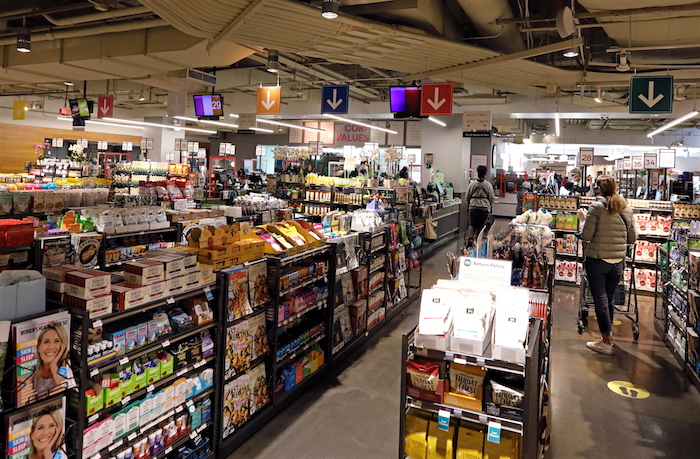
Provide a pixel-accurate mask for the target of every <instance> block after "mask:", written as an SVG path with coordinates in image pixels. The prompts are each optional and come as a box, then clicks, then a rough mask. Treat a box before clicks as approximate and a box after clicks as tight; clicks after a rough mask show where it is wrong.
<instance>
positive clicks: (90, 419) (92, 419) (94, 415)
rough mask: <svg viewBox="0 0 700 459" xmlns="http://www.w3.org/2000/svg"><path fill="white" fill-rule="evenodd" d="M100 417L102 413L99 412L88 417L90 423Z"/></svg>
mask: <svg viewBox="0 0 700 459" xmlns="http://www.w3.org/2000/svg"><path fill="white" fill-rule="evenodd" d="M98 419H100V415H99V414H93V415H92V416H90V417H89V418H88V424H92V423H93V422H95V421H97V420H98Z"/></svg>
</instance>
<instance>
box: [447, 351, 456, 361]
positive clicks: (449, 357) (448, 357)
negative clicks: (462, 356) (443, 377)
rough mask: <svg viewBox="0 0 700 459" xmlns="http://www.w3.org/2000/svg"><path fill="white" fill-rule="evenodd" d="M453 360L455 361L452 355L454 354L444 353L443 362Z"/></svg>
mask: <svg viewBox="0 0 700 459" xmlns="http://www.w3.org/2000/svg"><path fill="white" fill-rule="evenodd" d="M454 359H455V354H454V352H450V351H445V360H450V361H452V360H454Z"/></svg>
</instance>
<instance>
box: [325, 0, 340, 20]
mask: <svg viewBox="0 0 700 459" xmlns="http://www.w3.org/2000/svg"><path fill="white" fill-rule="evenodd" d="M339 10H340V0H323V3H322V4H321V16H323V17H324V18H326V19H335V18H337V17H338V11H339Z"/></svg>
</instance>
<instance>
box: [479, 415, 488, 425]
mask: <svg viewBox="0 0 700 459" xmlns="http://www.w3.org/2000/svg"><path fill="white" fill-rule="evenodd" d="M487 422H489V418H488V417H487V416H486V415H485V414H480V415H479V423H480V424H486V423H487Z"/></svg>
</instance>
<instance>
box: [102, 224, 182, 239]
mask: <svg viewBox="0 0 700 459" xmlns="http://www.w3.org/2000/svg"><path fill="white" fill-rule="evenodd" d="M172 231H177V228H175V227H174V226H168V227H167V228H157V229H151V230H143V231H132V232H129V233H111V234H103V236H104V238H105V239H117V238H120V237H128V236H145V235H148V234H158V233H170V232H172Z"/></svg>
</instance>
